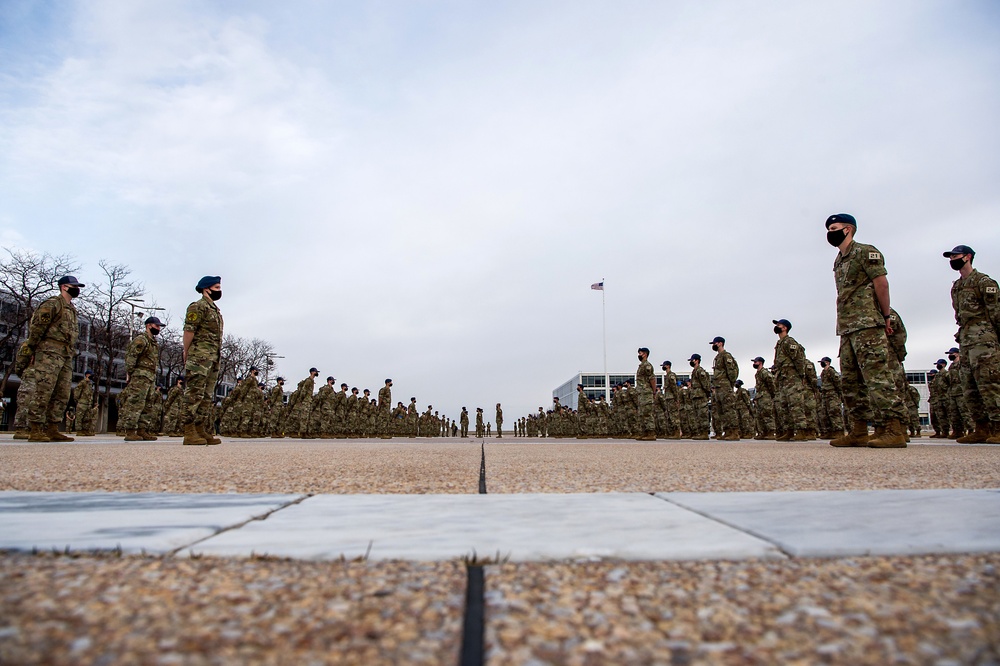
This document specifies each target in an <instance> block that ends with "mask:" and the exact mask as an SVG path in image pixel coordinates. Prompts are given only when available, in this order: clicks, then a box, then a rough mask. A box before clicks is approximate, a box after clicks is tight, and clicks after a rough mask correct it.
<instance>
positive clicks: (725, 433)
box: [709, 336, 740, 442]
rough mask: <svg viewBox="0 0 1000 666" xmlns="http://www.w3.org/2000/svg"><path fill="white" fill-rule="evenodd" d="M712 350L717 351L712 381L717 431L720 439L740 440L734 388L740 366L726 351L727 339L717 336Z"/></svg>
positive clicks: (713, 341)
mask: <svg viewBox="0 0 1000 666" xmlns="http://www.w3.org/2000/svg"><path fill="white" fill-rule="evenodd" d="M709 344H711V345H712V351H714V352H716V355H715V360H714V361H713V363H712V383H713V385H714V386H715V392H714V393H713V394H712V409H713V411H714V412H715V417H716V422H717V424H718V426H719V429H718V431H717V432H716V433H715V434H716V435H719V439H720V440H726V441H729V442H735V441H739V439H740V427H739V415H738V414H737V412H736V396H735V394H734V392H733V389H734V388H735V386H736V380H737V379H739V377H740V366H739V365H738V364H737V363H736V359H735V358H733V355H732V354H730V353H729V352H727V351H726V339H725V338H724V337H722V336H716V337H715V338H714V339H713V340H712V342H710V343H709Z"/></svg>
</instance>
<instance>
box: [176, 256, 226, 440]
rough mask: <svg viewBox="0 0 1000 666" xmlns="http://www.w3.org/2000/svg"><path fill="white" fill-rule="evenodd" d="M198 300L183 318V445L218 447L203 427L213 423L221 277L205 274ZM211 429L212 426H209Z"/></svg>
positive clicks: (220, 317) (219, 351)
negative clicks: (213, 445)
mask: <svg viewBox="0 0 1000 666" xmlns="http://www.w3.org/2000/svg"><path fill="white" fill-rule="evenodd" d="M195 291H196V292H198V293H199V294H201V298H199V299H198V300H196V301H194V302H193V303H191V305H189V306H188V309H187V314H186V315H185V317H184V353H183V357H184V382H185V388H184V406H183V415H182V423H183V425H184V444H186V445H198V444H201V445H205V444H220V443H222V440H221V439H219V438H217V437H215V436H214V435H213V434H211V433H210V432H209V431H208V429H207V428H206V425H207V424H208V423H209V422H213V423H214V418H215V417H214V412H213V409H212V403H213V399H214V394H215V384H216V382H217V381H218V378H219V361H220V356H221V352H222V330H223V321H222V312H221V311H220V310H219V306H218V305H216V302H217V301H218V300H219V299H220V298H222V278H221V277H219V276H218V275H215V276H212V275H206V276H205V277H203V278H202V279H201V280H199V281H198V284H197V285H196V286H195ZM211 427H212V429H213V430H214V425H213V426H211Z"/></svg>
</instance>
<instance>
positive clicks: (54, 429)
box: [45, 423, 76, 442]
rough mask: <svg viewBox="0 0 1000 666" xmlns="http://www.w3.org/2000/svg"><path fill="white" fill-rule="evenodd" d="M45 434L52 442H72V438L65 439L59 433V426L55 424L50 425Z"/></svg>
mask: <svg viewBox="0 0 1000 666" xmlns="http://www.w3.org/2000/svg"><path fill="white" fill-rule="evenodd" d="M45 434H46V435H47V436H48V438H49V441H52V442H74V441H76V440H74V439H73V438H72V437H67V436H66V435H64V434H62V433H61V432H59V426H58V424H55V423H50V424H49V426H48V427H47V428H46V429H45Z"/></svg>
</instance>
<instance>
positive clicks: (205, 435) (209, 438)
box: [194, 424, 222, 444]
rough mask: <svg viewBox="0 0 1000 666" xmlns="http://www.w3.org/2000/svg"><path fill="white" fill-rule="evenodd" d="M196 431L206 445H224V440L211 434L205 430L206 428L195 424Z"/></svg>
mask: <svg viewBox="0 0 1000 666" xmlns="http://www.w3.org/2000/svg"><path fill="white" fill-rule="evenodd" d="M194 429H195V430H196V431H197V432H198V434H199V435H200V436H201V438H202V439H203V440H205V443H206V444H222V440H221V439H219V438H218V437H215V436H213V435H212V434H211V433H209V432H208V430H206V429H205V426H203V425H198V424H195V426H194Z"/></svg>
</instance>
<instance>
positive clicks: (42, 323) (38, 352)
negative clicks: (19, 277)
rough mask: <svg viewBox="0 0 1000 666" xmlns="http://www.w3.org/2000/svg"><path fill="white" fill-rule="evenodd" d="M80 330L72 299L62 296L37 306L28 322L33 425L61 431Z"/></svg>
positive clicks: (30, 417)
mask: <svg viewBox="0 0 1000 666" xmlns="http://www.w3.org/2000/svg"><path fill="white" fill-rule="evenodd" d="M79 333H80V326H79V324H78V323H77V312H76V308H75V307H74V306H73V303H72V302H70V303H67V302H66V299H65V298H63V296H62V295H61V294H60V295H57V296H53V297H52V298H49V299H47V300H45V301H43V302H42V303H41V305H39V306H38V309H36V310H35V313H34V314H33V315H32V316H31V323H30V324H29V325H28V339H27V340H26V341H25V342H24V345H25V349H26V350H28V351H30V352H31V354H32V355H33V356H34V361H33V362H32V364H31V367H32V368H34V375H35V382H34V383H35V391H34V396H33V399H32V401H31V406H30V409H29V412H28V421H29V423H30V424H31V426H32V428H33V429H34V428H35V427H36V426H37V427H38V428H40V429H42V428H45V427H46V425H47V426H48V428H49V431H50V436H51V434H52V431H54V432H55V433H58V428H57V426H58V424H59V422H61V421H62V419H63V415H64V414H65V413H66V403H67V402H69V394H70V385H71V382H72V378H73V357H74V356H76V339H77V336H78V335H79Z"/></svg>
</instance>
